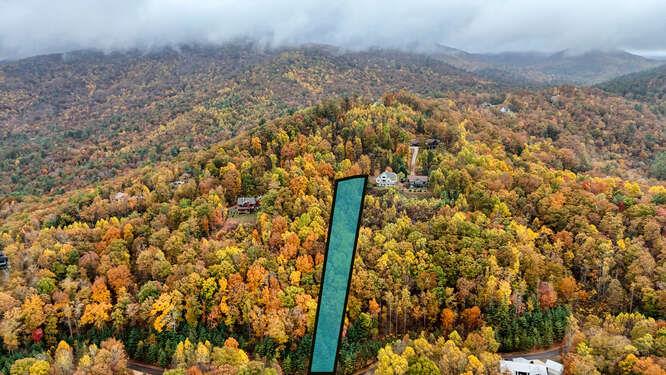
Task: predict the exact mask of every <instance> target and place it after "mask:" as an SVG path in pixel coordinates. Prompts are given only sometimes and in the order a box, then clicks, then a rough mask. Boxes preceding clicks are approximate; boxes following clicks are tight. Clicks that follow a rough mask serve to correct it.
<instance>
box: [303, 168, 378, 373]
mask: <svg viewBox="0 0 666 375" xmlns="http://www.w3.org/2000/svg"><path fill="white" fill-rule="evenodd" d="M367 179H368V177H367V176H354V177H348V178H344V179H341V180H336V181H335V192H334V195H333V209H332V212H331V217H330V222H329V227H328V240H327V242H328V243H327V248H326V255H325V257H324V270H323V274H322V287H321V292H320V293H319V304H318V305H317V316H316V319H315V335H314V345H313V348H312V356H311V357H310V358H311V360H310V373H312V374H317V373H319V374H332V373H334V372H335V366H336V363H337V355H338V349H339V346H340V338H341V335H342V322H343V319H344V313H345V308H346V306H347V295H348V294H349V281H350V279H351V272H352V266H353V265H354V252H355V250H356V241H357V240H358V231H359V227H360V225H361V212H362V210H363V197H364V196H365V185H366V182H367Z"/></svg>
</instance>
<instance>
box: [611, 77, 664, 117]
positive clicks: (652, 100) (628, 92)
mask: <svg viewBox="0 0 666 375" xmlns="http://www.w3.org/2000/svg"><path fill="white" fill-rule="evenodd" d="M599 87H600V88H601V89H603V90H605V91H607V92H610V93H613V94H616V95H622V96H624V97H626V98H630V99H635V100H640V101H644V102H647V103H649V105H650V106H651V107H652V108H653V109H654V110H655V111H656V112H657V113H660V114H662V115H666V65H662V66H659V67H657V68H654V69H649V70H645V71H642V72H638V73H633V74H628V75H625V76H622V77H619V78H616V79H613V80H610V81H607V82H604V83H601V84H600V85H599Z"/></svg>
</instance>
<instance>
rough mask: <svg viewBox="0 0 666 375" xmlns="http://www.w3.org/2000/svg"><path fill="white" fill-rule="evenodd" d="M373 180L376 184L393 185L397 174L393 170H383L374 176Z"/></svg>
mask: <svg viewBox="0 0 666 375" xmlns="http://www.w3.org/2000/svg"><path fill="white" fill-rule="evenodd" d="M375 182H376V183H377V186H395V184H397V183H398V175H397V174H395V173H393V172H389V171H384V172H382V173H381V174H380V175H379V176H377V177H376V178H375Z"/></svg>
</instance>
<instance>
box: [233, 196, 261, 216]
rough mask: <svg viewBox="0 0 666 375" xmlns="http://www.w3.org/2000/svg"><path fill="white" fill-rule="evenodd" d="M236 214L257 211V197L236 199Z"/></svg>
mask: <svg viewBox="0 0 666 375" xmlns="http://www.w3.org/2000/svg"><path fill="white" fill-rule="evenodd" d="M235 208H236V212H237V213H239V214H249V213H252V212H255V211H257V210H258V209H259V198H258V197H239V198H238V199H236V207H235Z"/></svg>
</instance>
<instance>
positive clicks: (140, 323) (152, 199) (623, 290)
mask: <svg viewBox="0 0 666 375" xmlns="http://www.w3.org/2000/svg"><path fill="white" fill-rule="evenodd" d="M353 56H355V57H354V58H355V59H361V61H362V59H364V57H363V56H366V55H364V54H357V55H353ZM339 58H345V59H349V58H351V57H339ZM365 58H367V59H370V57H365ZM386 58H387V59H388V57H386ZM280 59H287V61H288V63H287V62H285V63H284V65H280V64H278V63H275V64H277V65H261V67H262V68H261V69H260V68H255V70H252V71H253V72H254V73H253V74H244V75H243V77H244V78H243V79H244V80H245V81H243V82H242V87H246V88H247V87H254V86H252V82H264V80H263V78H260V77H263V74H269V73H271V70H270V69H272V68H268V67H269V66H284V67H287V66H289V67H291V68H290V70H286V71H280V73H279V74H280V76H281V77H284V80H280V81H271V82H285V83H286V84H287V83H288V85H299V87H301V88H302V91H294V92H292V94H291V95H299V94H300V93H302V94H303V95H305V94H306V93H312V92H316V90H317V88H319V89H320V90H322V91H321V95H328V94H330V93H331V92H329V91H325V90H333V89H334V88H336V87H338V86H337V85H339V87H341V89H342V88H347V87H352V86H347V82H354V81H355V80H356V79H357V78H355V77H357V75H356V74H362V75H361V76H360V77H367V76H366V75H375V74H378V73H376V70H373V69H372V68H370V67H368V68H367V69H363V70H359V69H351V68H350V69H349V70H345V71H346V72H347V74H348V75H349V77H351V78H346V79H343V80H338V79H337V78H334V77H332V76H331V77H327V75H326V73H325V72H327V71H331V69H333V68H332V67H327V65H326V64H324V63H323V62H322V63H321V64H318V65H317V66H319V67H320V69H322V70H319V71H317V72H315V73H313V72H312V71H311V70H310V69H314V68H312V67H311V65H310V63H309V61H311V57H308V54H307V53H303V52H297V53H295V52H290V53H283V54H281V55H280V56H279V57H278V59H277V60H275V61H280ZM382 61H385V60H382ZM390 61H395V60H390ZM301 62H303V63H302V64H301ZM340 65H341V64H340V63H336V64H335V66H340ZM434 66H435V67H437V66H438V65H436V64H435V65H434ZM262 69H267V70H262ZM377 69H378V68H377ZM421 69H423V70H421ZM437 69H439V68H437ZM437 69H436V68H418V69H416V68H414V67H401V68H399V69H397V70H395V71H396V72H400V75H399V76H396V77H392V76H390V75H389V76H388V77H383V78H382V81H378V82H379V83H378V84H377V85H376V86H372V88H370V89H368V88H367V86H364V88H363V90H368V91H369V92H367V93H368V94H371V95H368V96H367V97H366V98H365V99H364V98H349V97H348V98H340V99H335V100H325V101H322V102H320V103H319V104H317V105H315V106H313V107H309V108H306V109H302V110H297V111H294V112H293V113H290V114H287V115H284V116H281V117H279V118H276V119H275V120H269V118H268V115H266V117H265V118H264V120H265V121H262V120H261V118H258V117H255V116H256V115H246V114H245V113H243V112H242V109H243V108H247V107H242V106H239V105H234V106H230V107H224V106H221V107H219V106H216V105H215V103H219V102H216V100H218V99H210V100H208V101H206V102H205V103H204V104H201V105H198V106H196V107H195V108H194V109H193V110H192V111H189V112H188V113H187V114H186V115H185V116H187V117H180V116H179V117H177V120H176V121H178V119H187V121H185V120H183V121H184V122H183V124H182V125H179V123H178V122H176V123H173V126H167V127H166V128H165V129H164V130H163V132H160V133H156V134H170V135H171V136H174V135H177V134H181V135H182V133H178V131H177V130H171V129H178V128H179V126H182V129H185V128H187V129H188V131H191V130H192V129H204V128H208V126H209V125H208V124H209V123H210V121H212V120H211V119H216V121H218V120H217V117H215V116H222V119H224V118H227V117H224V116H231V117H232V118H239V119H244V121H248V122H247V124H245V125H247V126H244V127H242V128H239V129H243V130H242V131H239V132H238V134H236V135H234V136H233V137H232V138H231V139H228V140H222V141H220V142H217V143H215V144H213V145H211V146H209V147H203V145H204V144H205V142H203V141H201V143H200V145H201V148H200V149H198V150H195V151H183V152H180V153H177V152H174V155H173V158H174V159H173V161H172V162H169V163H154V164H149V165H146V166H144V167H141V168H137V169H133V170H128V171H126V172H125V173H123V174H122V175H120V176H117V177H114V178H111V179H105V180H102V181H100V182H99V183H97V184H95V185H90V186H86V187H84V188H81V189H78V190H71V191H67V192H65V193H64V194H61V195H57V196H53V197H42V198H34V197H33V198H28V199H24V200H9V199H7V200H5V201H4V203H3V206H2V212H1V213H0V214H1V216H0V220H1V221H0V223H1V226H0V232H1V233H2V235H1V237H0V240H1V243H2V247H3V248H4V252H5V253H6V254H7V255H8V256H9V260H10V263H11V268H10V269H9V271H8V272H7V273H5V274H4V279H3V280H2V284H1V285H2V287H1V289H0V314H2V317H3V319H2V321H1V323H0V338H1V339H2V349H1V350H2V352H1V357H2V361H3V362H2V363H1V364H0V366H4V367H3V371H8V369H9V368H10V367H11V368H12V369H13V370H12V371H16V373H21V374H22V373H25V371H30V372H32V371H33V369H34V371H35V373H38V372H37V371H45V372H40V373H46V372H48V371H54V372H55V373H59V374H60V373H63V374H69V373H72V372H74V371H77V373H81V374H84V373H109V372H122V371H124V369H125V367H126V358H127V357H131V358H134V359H138V360H142V361H146V362H150V363H155V364H159V365H161V366H166V367H170V368H172V370H170V373H171V374H183V373H185V370H186V369H189V370H188V371H189V372H188V373H199V372H201V371H204V372H206V371H208V372H212V371H218V372H220V373H242V374H249V373H267V374H269V373H279V372H280V371H283V372H284V373H288V374H291V373H304V372H305V370H306V369H307V363H308V355H309V353H310V345H311V337H312V329H313V323H314V314H315V311H316V301H317V295H318V292H319V286H320V282H321V269H322V262H323V259H324V250H325V242H326V238H325V236H326V233H327V228H326V225H327V222H328V214H329V210H330V205H331V199H332V198H331V195H332V186H333V180H334V179H335V178H339V177H344V176H349V175H356V174H370V175H376V174H378V173H380V172H381V171H383V170H385V169H387V168H390V169H392V170H393V171H396V172H398V173H400V174H401V176H404V175H405V174H407V171H408V170H407V169H408V165H407V164H408V161H409V156H410V155H409V152H410V151H409V146H410V144H411V142H412V140H414V139H419V140H423V139H436V140H438V141H439V145H438V146H436V147H434V148H432V149H424V150H422V151H421V152H420V153H419V157H418V159H417V164H416V166H415V169H416V173H418V174H423V175H427V176H429V186H428V188H427V189H426V190H425V191H408V190H407V189H404V188H402V187H400V186H398V187H389V188H378V187H375V186H371V187H370V189H369V194H368V196H367V197H366V200H365V208H364V215H363V222H362V228H361V231H360V236H359V243H358V251H357V259H356V261H355V266H354V271H353V277H352V286H351V291H350V296H349V306H348V311H347V314H346V318H345V328H344V335H345V338H344V340H343V343H342V351H341V355H340V365H339V369H340V371H341V372H343V373H351V372H353V371H354V370H356V369H358V368H360V367H363V366H364V365H365V364H366V363H369V362H371V361H375V360H377V361H378V364H377V373H378V374H394V373H398V374H403V373H435V374H437V373H441V374H462V373H472V374H494V373H497V371H498V365H497V363H498V361H499V355H498V354H497V352H498V351H516V350H529V349H533V348H540V347H548V346H550V345H552V344H554V343H559V342H561V341H564V343H565V344H567V348H570V349H571V353H570V355H568V356H566V357H565V365H566V366H567V369H568V371H570V373H572V374H596V373H604V374H605V373H610V374H640V373H648V371H650V372H649V373H654V374H661V373H663V371H664V369H666V360H665V358H666V321H665V320H664V319H666V282H665V278H666V263H665V262H666V247H665V243H664V230H665V229H664V228H665V227H666V186H664V183H663V180H659V179H654V178H648V177H647V176H648V175H647V172H648V169H649V165H648V163H649V161H650V160H651V158H654V155H655V154H657V153H658V152H662V151H664V145H665V143H664V139H663V137H664V121H663V118H660V117H657V116H656V115H655V114H654V113H652V112H650V111H649V110H647V109H644V108H640V107H639V106H637V105H636V102H632V101H629V100H626V99H623V98H619V97H614V96H609V95H607V94H604V93H602V92H600V91H599V90H596V89H580V88H573V87H562V88H553V89H547V90H543V91H531V92H527V91H511V92H499V93H494V92H491V93H481V92H478V93H477V92H474V91H472V90H469V91H464V92H463V91H460V92H458V94H454V93H452V94H450V95H443V94H438V95H441V96H442V97H441V98H423V97H420V96H417V95H414V94H409V93H405V92H398V93H395V92H389V93H387V94H385V95H384V96H383V97H382V98H381V99H380V100H374V98H373V95H372V94H374V93H375V92H376V91H375V90H381V89H382V88H383V87H385V86H384V85H388V83H386V82H398V81H399V82H410V83H409V85H407V84H406V85H407V86H409V87H410V88H412V89H415V90H416V89H418V86H420V85H421V83H423V86H420V87H421V90H424V88H432V90H441V89H443V88H445V87H447V85H445V84H442V83H440V82H436V83H432V86H430V85H425V83H426V82H430V81H432V80H433V77H435V76H437V75H438V74H440V73H438V70H437ZM428 72H429V73H428ZM426 73H427V74H426ZM255 74H256V75H255ZM272 74H275V72H272ZM336 74H342V73H340V72H338V73H336ZM396 74H397V73H396ZM428 74H432V75H431V76H429V75H428ZM433 75H434V76H433ZM342 76H345V75H344V74H342ZM417 76H418V77H424V78H421V80H420V81H411V80H408V79H404V78H401V77H417ZM447 77H449V76H448V75H447ZM358 79H361V78H358ZM363 79H365V78H363ZM470 79H471V78H470ZM390 80H393V81H390ZM371 82H375V81H371ZM447 82H448V81H447ZM456 82H457V83H456ZM465 82H466V83H465V84H468V83H469V82H467V81H465ZM475 82H476V81H475ZM458 83H460V81H455V82H454V83H451V84H458ZM479 84H480V85H483V84H484V83H479ZM275 85H276V86H273V87H274V88H273V89H274V90H277V88H278V87H281V86H279V85H278V84H277V83H275ZM410 85H411V86H410ZM262 87H263V86H262ZM288 87H295V86H288ZM273 89H270V90H273ZM262 90H269V89H265V88H262ZM336 90H337V89H336ZM421 90H417V91H421ZM233 92H234V91H233V90H232V91H231V93H233ZM262 92H270V91H262ZM271 95H278V94H275V93H274V94H271ZM305 97H309V96H307V95H305ZM217 98H219V97H217ZM253 98H254V99H255V100H258V101H259V103H273V101H272V99H271V100H270V101H266V102H264V100H268V99H266V98H260V97H257V96H253ZM292 98H294V99H284V103H286V107H290V106H292V105H296V104H297V103H299V102H300V100H302V99H299V98H298V97H292ZM289 100H294V102H293V103H292V102H290V101H289ZM267 107H268V106H267ZM224 108H227V110H226V111H225V110H224ZM219 111H221V114H220V112H219ZM237 111H241V112H240V113H239V112H237ZM251 113H252V114H255V113H258V112H251ZM267 113H279V111H275V112H270V111H267ZM197 116H199V117H197ZM236 116H238V117H236ZM216 124H218V125H219V122H217V123H216ZM185 125H187V126H185ZM211 129H212V128H211ZM172 131H173V132H172ZM146 134H150V133H149V132H147V133H146ZM190 134H192V135H193V136H194V135H199V134H203V135H206V134H207V133H205V132H203V131H201V132H194V133H190ZM229 134H230V135H231V134H233V132H230V133H229ZM147 139H150V136H143V137H142V140H141V141H145V140H147ZM155 139H161V138H155ZM176 139H178V138H176ZM210 141H211V142H212V140H210ZM176 142H178V141H176ZM167 145H168V146H167V147H170V146H171V144H167ZM166 150H168V148H167V149H166ZM75 170H77V171H78V169H75ZM82 170H83V169H82ZM249 196H252V197H254V196H261V200H260V208H259V210H258V212H256V213H253V214H243V215H235V214H234V213H233V210H232V207H233V206H234V205H235V203H236V201H237V198H239V197H249ZM22 357H25V358H24V359H21V360H18V361H16V362H14V360H15V359H18V358H22ZM12 363H13V365H12ZM26 369H29V370H26Z"/></svg>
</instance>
